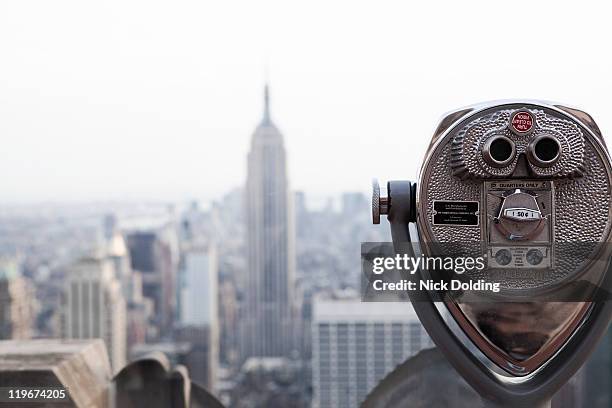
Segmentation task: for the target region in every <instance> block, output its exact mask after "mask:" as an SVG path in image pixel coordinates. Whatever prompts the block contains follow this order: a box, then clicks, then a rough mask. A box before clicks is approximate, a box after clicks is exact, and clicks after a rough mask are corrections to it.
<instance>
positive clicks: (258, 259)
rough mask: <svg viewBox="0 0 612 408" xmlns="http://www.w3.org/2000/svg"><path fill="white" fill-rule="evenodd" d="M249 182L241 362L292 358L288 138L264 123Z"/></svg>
mask: <svg viewBox="0 0 612 408" xmlns="http://www.w3.org/2000/svg"><path fill="white" fill-rule="evenodd" d="M247 168H248V174H247V182H246V196H245V199H246V206H245V207H246V230H247V255H248V256H247V259H248V262H247V285H246V290H245V304H244V313H243V321H242V324H243V330H244V331H243V333H242V335H241V340H242V341H243V344H242V358H243V359H246V358H248V357H279V356H288V355H289V354H290V352H291V351H292V349H293V348H294V345H293V343H294V339H293V337H294V327H293V325H292V323H293V322H292V319H293V318H295V317H296V316H295V307H294V304H293V285H294V262H295V256H294V248H293V245H294V232H293V218H292V217H293V215H292V210H291V205H290V197H289V194H290V190H289V181H288V178H287V162H286V155H285V147H284V144H283V136H282V135H281V133H280V132H279V130H278V129H277V127H276V126H275V125H274V123H273V122H272V120H271V119H270V101H269V94H268V87H267V85H266V88H265V107H264V117H263V120H262V121H261V123H260V124H259V126H258V127H257V128H256V129H255V132H254V134H253V137H252V140H251V147H250V151H249V154H248V163H247Z"/></svg>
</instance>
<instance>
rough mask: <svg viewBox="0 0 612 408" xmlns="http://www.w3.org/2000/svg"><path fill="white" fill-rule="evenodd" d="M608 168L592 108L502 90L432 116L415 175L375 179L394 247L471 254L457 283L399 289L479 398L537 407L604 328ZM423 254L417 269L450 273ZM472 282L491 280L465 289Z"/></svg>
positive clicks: (428, 274)
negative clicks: (472, 260)
mask: <svg viewBox="0 0 612 408" xmlns="http://www.w3.org/2000/svg"><path fill="white" fill-rule="evenodd" d="M611 189H612V167H611V162H610V156H609V154H608V151H607V148H606V145H605V142H604V140H603V138H602V135H601V132H600V130H599V128H598V127H597V125H596V124H595V122H594V120H593V119H592V118H591V116H589V115H588V114H586V113H585V112H582V111H580V110H576V109H573V108H567V107H565V106H560V105H555V104H550V103H541V102H532V101H512V102H501V103H488V104H483V105H478V106H474V107H469V108H466V109H462V110H458V111H456V112H452V113H450V114H448V115H446V116H445V117H444V118H443V119H442V121H441V122H440V124H439V126H438V128H437V130H436V131H435V134H434V136H433V138H432V140H431V144H430V145H429V148H428V150H427V153H426V155H425V159H424V162H423V166H422V168H421V172H420V176H419V179H418V182H417V183H412V182H410V181H390V182H389V183H388V184H387V194H386V196H381V194H380V190H379V187H378V185H377V184H376V183H375V184H374V194H373V203H372V204H373V205H372V209H373V220H374V223H379V222H380V215H381V214H384V215H386V216H387V219H388V221H389V223H390V224H391V232H392V237H393V245H394V248H395V251H396V252H410V253H411V254H412V255H414V256H450V257H455V258H458V257H470V256H474V257H480V258H481V261H482V263H483V265H484V267H483V268H481V269H475V270H472V271H468V272H465V273H463V274H462V275H457V274H456V273H455V276H453V277H452V279H459V280H462V281H463V282H464V283H467V284H466V285H460V286H459V287H457V288H452V287H449V289H446V290H436V291H434V290H427V291H426V292H425V294H423V292H420V293H419V294H418V296H417V295H416V294H412V293H409V295H410V297H411V301H412V303H413V306H414V309H415V310H416V312H417V314H418V316H419V318H420V320H421V322H422V324H423V325H424V326H425V328H426V330H427V331H428V333H429V335H430V336H431V338H432V339H433V341H434V342H435V343H436V345H437V346H438V347H439V348H440V349H441V350H442V351H443V352H444V354H445V355H446V357H447V359H448V360H449V362H450V363H451V364H452V365H453V366H454V367H455V368H456V369H457V371H458V372H459V373H460V374H461V375H462V376H463V377H464V378H465V379H466V380H467V381H468V382H469V383H470V385H471V386H472V387H473V388H474V389H476V391H478V392H479V393H480V395H481V396H482V397H483V398H484V400H485V401H486V402H487V404H491V405H492V406H512V407H522V406H525V407H534V406H547V404H549V401H550V398H551V397H552V395H553V394H554V393H555V392H556V391H557V390H558V389H559V388H560V387H561V386H562V385H563V384H564V383H565V382H566V381H567V380H568V379H569V378H570V377H571V376H572V375H573V374H574V373H575V372H576V371H577V370H578V369H579V368H580V366H581V365H582V363H583V362H584V361H585V360H586V359H587V357H588V356H589V354H590V352H591V351H593V349H594V347H595V346H596V344H597V342H598V340H599V339H600V338H601V337H602V336H603V334H604V333H605V332H606V330H607V327H608V325H609V322H610V318H611V316H612V308H611V303H610V302H609V301H608V300H609V298H610V296H609V292H610V288H611V282H612V271H611V272H608V267H609V265H608V264H609V259H610V250H609V249H610V241H611V225H612V212H611V206H610V204H611V200H612V195H611ZM453 273H454V272H452V271H450V272H449V271H447V270H437V269H435V267H432V268H429V269H428V268H423V267H421V268H420V269H419V270H417V271H416V277H417V278H418V279H420V280H436V279H438V280H444V279H450V278H449V274H450V275H452V274H453ZM470 282H471V283H474V282H486V283H494V284H497V285H498V288H499V290H498V291H486V290H472V289H471V288H473V287H475V286H473V285H469V284H470Z"/></svg>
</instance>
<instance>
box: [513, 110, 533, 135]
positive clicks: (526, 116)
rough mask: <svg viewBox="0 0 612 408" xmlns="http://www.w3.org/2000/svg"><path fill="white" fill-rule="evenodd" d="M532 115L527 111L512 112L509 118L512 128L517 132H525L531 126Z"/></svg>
mask: <svg viewBox="0 0 612 408" xmlns="http://www.w3.org/2000/svg"><path fill="white" fill-rule="evenodd" d="M533 122H534V120H533V115H532V114H531V113H529V112H527V111H518V112H514V114H513V115H512V118H511V119H510V125H511V126H512V129H513V130H514V131H516V132H518V133H527V132H529V131H530V130H531V129H532V128H533Z"/></svg>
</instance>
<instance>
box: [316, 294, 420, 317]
mask: <svg viewBox="0 0 612 408" xmlns="http://www.w3.org/2000/svg"><path fill="white" fill-rule="evenodd" d="M313 321H316V322H339V321H342V322H368V321H376V322H406V323H407V322H413V321H418V317H417V315H416V313H415V311H414V309H413V308H412V305H411V304H410V303H409V302H362V301H361V299H325V298H317V299H315V301H314V302H313Z"/></svg>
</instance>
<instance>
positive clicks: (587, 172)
mask: <svg viewBox="0 0 612 408" xmlns="http://www.w3.org/2000/svg"><path fill="white" fill-rule="evenodd" d="M517 109H519V107H517V108H510V109H508V108H507V107H503V108H500V109H499V110H494V111H485V112H482V113H481V114H476V115H475V117H474V118H473V119H471V120H469V121H468V122H467V123H464V124H460V125H459V126H457V128H456V130H455V129H451V130H450V132H449V133H447V134H446V136H445V137H444V138H443V139H442V140H441V141H440V142H439V143H438V144H437V145H436V146H435V147H436V148H435V149H432V150H431V151H430V152H429V153H428V160H427V165H426V167H424V171H423V172H422V174H421V180H420V181H421V183H420V188H421V191H420V200H419V213H420V214H421V215H424V216H422V218H421V221H422V223H421V225H422V226H424V227H425V229H426V230H427V231H424V232H425V234H424V235H425V237H427V239H428V240H429V241H432V242H449V243H451V242H452V243H474V245H471V246H467V247H464V248H462V249H461V250H463V251H464V252H465V249H466V248H467V249H468V250H469V248H473V249H474V251H473V252H472V253H471V254H467V253H464V254H463V256H467V255H476V254H477V253H478V251H479V250H480V248H478V246H477V245H475V244H476V243H478V242H483V243H484V242H486V240H487V236H486V234H483V232H484V231H483V228H486V225H487V223H486V220H485V219H484V217H486V214H484V212H482V213H481V217H483V218H481V223H480V224H481V226H480V227H471V226H453V227H449V226H434V225H432V224H431V222H429V220H431V217H432V213H433V201H434V200H474V201H480V200H482V198H483V181H484V180H491V179H492V178H500V179H505V180H508V179H512V175H513V174H514V173H513V172H514V171H515V170H516V168H515V167H516V166H517V162H518V161H519V159H520V157H521V156H523V159H526V157H525V156H526V152H527V147H528V144H529V142H530V140H531V139H533V138H535V137H538V136H539V135H541V134H547V135H553V136H554V137H557V138H558V140H559V141H560V143H561V145H562V152H561V157H560V159H559V160H558V161H557V163H555V164H554V165H553V166H551V167H548V168H540V167H538V166H536V165H534V164H532V163H528V166H529V167H530V168H531V169H532V171H533V173H532V174H531V177H528V179H534V180H535V179H550V180H552V182H553V183H554V187H555V211H554V219H555V229H554V241H555V243H566V244H565V245H566V246H565V248H568V245H571V243H576V248H575V250H574V251H572V252H571V255H570V252H568V255H567V256H563V253H561V254H559V256H558V257H557V258H556V262H557V263H556V265H555V268H554V269H553V270H550V271H549V272H548V273H539V274H533V273H530V272H529V271H528V270H525V271H515V272H513V273H512V274H499V275H495V274H491V273H490V272H489V271H487V270H484V271H481V272H475V273H473V275H472V276H470V277H471V278H474V279H479V278H487V279H493V280H496V281H499V282H501V283H502V286H503V287H504V288H505V289H511V290H520V289H534V288H539V287H544V286H547V285H550V284H551V283H556V282H561V281H563V280H565V279H567V278H569V277H570V276H572V274H574V273H576V272H577V271H578V269H579V268H580V267H581V266H582V265H584V263H585V262H586V261H588V260H589V258H590V257H591V256H592V254H591V251H589V250H588V248H589V247H588V246H585V245H582V244H581V243H583V242H602V241H606V240H607V238H608V237H607V236H608V232H609V221H610V220H609V212H610V188H611V186H610V176H609V174H608V170H607V168H606V158H605V157H604V156H603V155H602V154H601V152H600V151H598V149H597V148H596V147H595V144H594V143H597V141H596V140H594V139H593V138H590V137H588V136H587V134H586V133H585V132H583V130H582V129H581V128H580V127H579V125H578V124H576V123H573V122H571V121H570V120H569V119H568V118H565V117H561V115H560V114H557V113H556V112H545V111H544V110H542V109H533V108H532V109H529V111H530V112H532V113H533V114H534V116H535V118H536V124H535V129H534V131H533V133H531V134H529V135H526V136H525V135H516V134H514V133H513V132H511V131H510V130H509V129H508V126H507V125H508V120H509V118H510V115H511V114H512V113H513V112H515V111H516V110H517ZM520 109H524V108H522V107H521V108H520ZM494 135H504V136H506V137H509V138H510V139H512V140H513V141H514V142H515V144H516V149H517V154H516V157H515V159H514V161H513V162H512V163H511V164H509V165H508V166H507V167H504V168H495V167H492V166H489V165H488V164H487V163H486V162H485V161H484V160H483V158H482V154H481V146H482V145H483V144H484V143H486V140H487V139H488V138H490V137H492V136H494ZM425 221H427V222H425ZM447 248H448V247H447Z"/></svg>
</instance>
